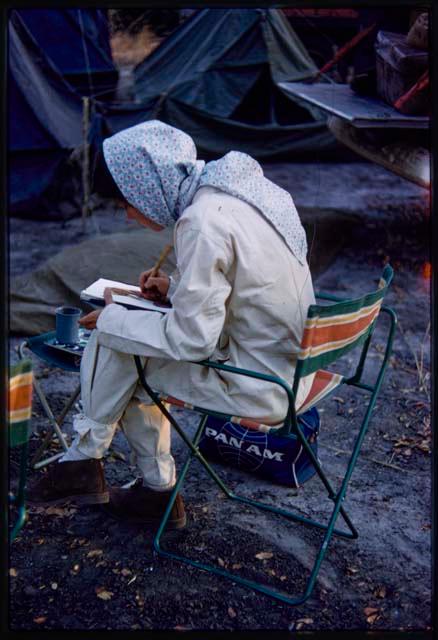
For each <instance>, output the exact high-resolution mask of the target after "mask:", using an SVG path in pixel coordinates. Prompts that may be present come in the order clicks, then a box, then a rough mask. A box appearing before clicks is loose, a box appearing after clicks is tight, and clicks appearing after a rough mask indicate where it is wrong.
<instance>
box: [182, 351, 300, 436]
mask: <svg viewBox="0 0 438 640" xmlns="http://www.w3.org/2000/svg"><path fill="white" fill-rule="evenodd" d="M192 364H199V365H200V366H202V367H209V368H211V369H219V370H220V371H227V372H228V373H234V374H236V375H241V376H246V377H248V378H255V379H257V380H265V381H266V382H271V383H273V384H277V385H279V386H280V387H282V388H283V389H284V390H285V391H286V394H287V398H288V403H289V406H288V410H287V413H286V415H285V419H284V426H283V427H282V428H281V429H282V430H283V429H284V431H285V432H286V433H288V434H289V433H290V427H291V422H293V423H294V424H296V413H295V394H294V392H293V390H292V387H291V386H290V384H289V383H288V382H287V381H286V380H284V379H283V378H279V377H278V376H270V375H268V374H265V373H258V372H257V371H250V370H248V369H241V368H239V367H232V366H231V365H227V364H224V363H222V362H214V361H213V360H201V361H198V362H194V361H192Z"/></svg>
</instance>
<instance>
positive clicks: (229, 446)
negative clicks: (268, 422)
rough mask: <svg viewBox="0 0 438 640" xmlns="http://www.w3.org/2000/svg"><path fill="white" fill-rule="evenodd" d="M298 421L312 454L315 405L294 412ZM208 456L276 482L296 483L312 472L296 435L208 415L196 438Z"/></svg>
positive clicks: (316, 427) (316, 423)
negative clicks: (262, 429)
mask: <svg viewBox="0 0 438 640" xmlns="http://www.w3.org/2000/svg"><path fill="white" fill-rule="evenodd" d="M298 422H299V425H300V427H301V429H302V431H303V434H304V436H305V438H306V440H307V441H308V442H309V444H310V446H311V448H312V450H313V452H314V454H315V456H316V455H317V437H318V432H319V414H318V411H317V409H316V408H315V407H313V408H312V409H309V411H306V412H305V413H303V414H301V415H300V416H298ZM199 450H200V451H201V453H202V454H203V455H204V456H205V457H206V458H207V459H209V460H211V461H214V462H220V463H222V464H226V465H230V466H232V467H237V468H239V469H242V470H243V471H248V472H249V473H253V474H255V475H258V476H260V477H261V478H264V479H265V480H269V481H271V482H274V483H276V484H282V485H286V486H288V487H299V486H300V485H301V484H303V482H306V481H307V480H309V479H310V478H311V477H312V476H313V475H314V474H315V468H314V466H313V465H312V463H311V461H310V459H309V456H308V455H307V453H306V452H305V450H304V448H303V446H302V445H301V444H300V442H299V441H298V440H297V438H296V436H294V435H293V434H291V437H290V438H280V437H278V436H277V435H275V434H270V433H263V432H261V431H253V430H251V429H248V428H245V427H242V426H241V425H239V424H233V423H232V422H225V423H224V422H223V420H221V419H220V418H215V417H213V416H209V417H208V419H207V422H206V424H205V427H204V431H203V434H202V437H201V440H200V442H199Z"/></svg>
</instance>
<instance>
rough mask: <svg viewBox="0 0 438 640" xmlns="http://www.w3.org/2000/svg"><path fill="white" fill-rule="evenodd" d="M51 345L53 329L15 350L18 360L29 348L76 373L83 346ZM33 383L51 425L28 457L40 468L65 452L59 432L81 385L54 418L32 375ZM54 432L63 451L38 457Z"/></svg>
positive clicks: (49, 360) (26, 355) (63, 440)
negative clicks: (30, 456) (63, 347)
mask: <svg viewBox="0 0 438 640" xmlns="http://www.w3.org/2000/svg"><path fill="white" fill-rule="evenodd" d="M88 335H89V333H88V332H84V331H83V330H81V331H80V340H81V344H83V343H86V338H87V337H88ZM54 344H56V340H55V331H50V332H48V333H43V334H41V335H39V336H34V337H32V338H27V340H25V341H24V342H22V343H21V344H20V345H19V347H18V349H17V351H18V355H19V358H20V360H22V359H24V358H28V357H29V355H30V354H29V353H27V352H29V351H30V352H31V354H33V355H34V356H36V357H37V358H39V359H40V360H42V361H43V362H45V363H46V364H48V365H50V366H52V367H57V368H58V369H61V370H62V371H70V372H72V373H79V371H80V365H81V358H82V351H83V347H82V348H78V349H77V351H76V352H75V351H74V350H73V349H70V350H67V349H61V348H54V346H53V345H54ZM33 386H34V389H35V392H36V394H37V396H38V398H39V400H40V402H41V405H42V407H43V410H44V412H45V414H46V416H47V419H48V422H49V425H50V427H51V428H50V429H49V431H48V433H47V434H46V436H45V437H44V439H43V441H42V443H41V445H40V447H39V448H38V450H37V451H36V453H35V455H34V456H33V458H32V460H31V465H32V467H33V468H34V469H39V468H41V467H44V466H46V465H47V464H49V463H50V462H53V461H54V460H57V459H58V458H60V457H61V456H62V455H64V452H65V451H67V449H68V444H67V441H66V439H65V437H64V435H63V433H62V430H61V427H62V425H63V423H64V421H65V418H66V416H67V414H68V412H69V411H70V409H71V408H72V407H73V406H74V404H75V402H76V400H77V399H78V397H79V394H80V391H81V385H80V383H79V384H78V385H77V386H76V387H75V389H74V391H73V393H72V394H71V395H70V396H69V397H68V398H67V401H66V403H65V404H64V406H63V409H62V411H61V413H60V414H59V416H58V417H55V415H54V413H53V411H52V409H51V407H50V405H49V402H48V400H47V397H46V394H45V393H44V391H43V389H42V387H41V384H40V383H39V381H38V380H37V378H36V376H35V375H34V378H33ZM54 435H56V436H57V437H58V440H59V443H60V445H61V447H62V451H61V452H60V453H57V454H55V455H52V456H50V457H48V458H45V459H44V460H41V458H42V457H43V454H44V452H45V451H46V450H47V448H48V447H49V445H50V443H51V441H52V438H53V437H54Z"/></svg>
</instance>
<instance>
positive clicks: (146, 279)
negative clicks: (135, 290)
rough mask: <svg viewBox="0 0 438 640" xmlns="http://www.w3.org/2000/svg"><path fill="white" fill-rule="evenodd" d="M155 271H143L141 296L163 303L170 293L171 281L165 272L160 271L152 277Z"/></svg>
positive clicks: (140, 281) (140, 279)
mask: <svg viewBox="0 0 438 640" xmlns="http://www.w3.org/2000/svg"><path fill="white" fill-rule="evenodd" d="M152 271H153V269H148V270H147V271H143V272H142V273H141V274H140V277H139V285H140V289H141V295H142V296H143V298H146V299H147V300H155V301H163V300H165V299H166V297H167V292H168V291H169V285H170V279H169V276H168V275H167V274H165V273H164V271H161V269H159V270H158V273H157V274H156V275H155V276H151V273H152Z"/></svg>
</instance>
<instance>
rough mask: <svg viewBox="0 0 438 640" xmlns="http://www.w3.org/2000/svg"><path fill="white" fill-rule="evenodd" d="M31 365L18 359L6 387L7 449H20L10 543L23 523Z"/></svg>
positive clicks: (30, 398)
mask: <svg viewBox="0 0 438 640" xmlns="http://www.w3.org/2000/svg"><path fill="white" fill-rule="evenodd" d="M32 382H33V374H32V362H31V361H30V360H21V362H19V363H18V364H16V365H14V366H13V367H11V369H10V372H9V386H8V423H9V424H8V426H9V447H11V448H12V447H18V446H21V456H20V475H19V479H18V486H17V489H16V491H14V492H12V491H11V492H10V494H9V502H10V503H11V504H13V505H14V506H15V507H16V508H17V514H18V515H17V517H16V519H15V522H14V524H13V526H12V528H11V531H10V533H9V540H10V541H11V542H12V541H13V540H14V539H15V538H16V536H17V534H18V532H19V531H20V529H21V528H22V526H23V525H24V523H25V521H26V505H25V493H24V492H25V486H26V472H27V451H28V441H29V427H30V420H31V417H32Z"/></svg>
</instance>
